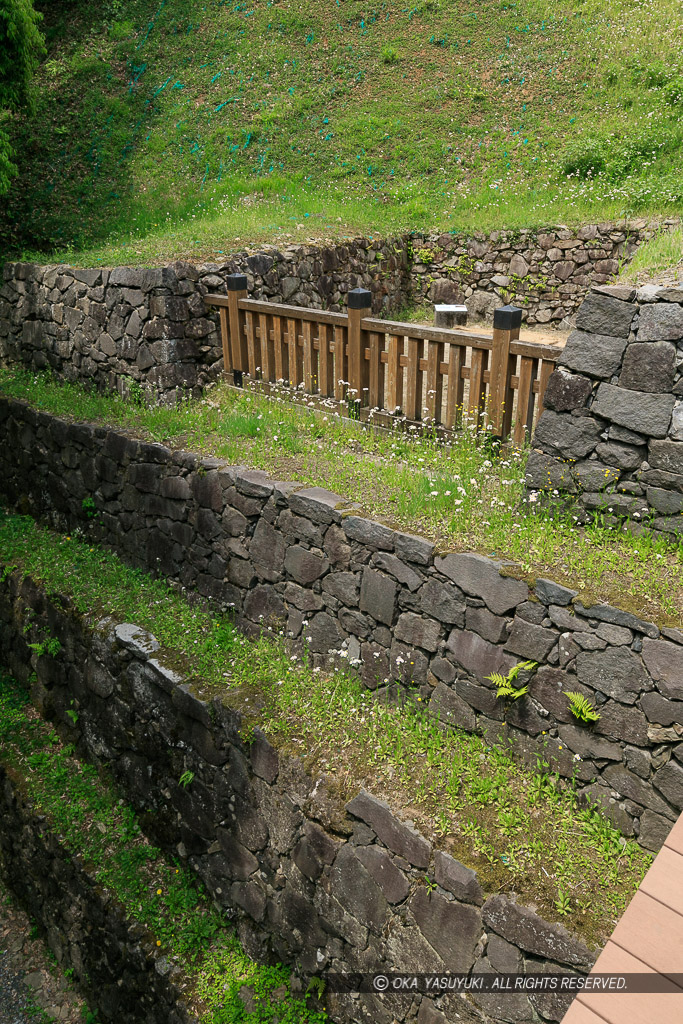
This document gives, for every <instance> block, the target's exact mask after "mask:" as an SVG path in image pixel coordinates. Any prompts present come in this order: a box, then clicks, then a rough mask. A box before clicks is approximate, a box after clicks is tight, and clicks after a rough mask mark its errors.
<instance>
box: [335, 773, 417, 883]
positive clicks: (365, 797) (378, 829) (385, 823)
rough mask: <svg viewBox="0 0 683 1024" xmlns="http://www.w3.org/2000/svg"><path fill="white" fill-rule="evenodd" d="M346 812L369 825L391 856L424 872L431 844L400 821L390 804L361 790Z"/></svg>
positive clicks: (408, 824)
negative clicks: (395, 856)
mask: <svg viewBox="0 0 683 1024" xmlns="http://www.w3.org/2000/svg"><path fill="white" fill-rule="evenodd" d="M346 810H347V811H348V812H349V814H352V815H353V816H354V817H355V818H360V819H361V821H364V822H365V823H366V825H369V826H370V828H371V829H372V830H373V831H374V832H375V834H376V835H377V837H378V839H379V840H380V841H381V842H382V843H384V845H385V846H386V847H387V848H388V849H389V850H391V851H392V853H395V854H397V855H398V856H399V857H403V858H404V860H407V861H408V863H409V864H412V865H413V866H414V867H416V868H419V869H421V870H426V869H427V867H428V866H429V859H430V856H431V846H430V844H429V843H428V842H427V840H426V839H424V838H423V837H422V836H421V835H420V834H419V832H417V831H416V830H415V828H414V827H413V825H412V822H411V823H408V822H403V821H399V820H398V818H396V817H395V815H394V814H393V813H392V811H391V808H390V807H389V804H387V803H385V802H384V801H383V800H378V799H377V798H376V797H374V796H372V795H371V794H370V793H368V792H366V790H364V789H362V790H361V791H360V793H359V795H358V796H356V797H354V798H353V800H350V801H349V803H347V805H346Z"/></svg>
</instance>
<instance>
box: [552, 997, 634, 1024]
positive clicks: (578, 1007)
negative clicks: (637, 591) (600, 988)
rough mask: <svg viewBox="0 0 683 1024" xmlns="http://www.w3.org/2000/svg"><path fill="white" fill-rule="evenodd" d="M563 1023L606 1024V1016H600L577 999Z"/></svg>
mask: <svg viewBox="0 0 683 1024" xmlns="http://www.w3.org/2000/svg"><path fill="white" fill-rule="evenodd" d="M562 1024H605V1018H604V1017H599V1016H598V1015H597V1013H594V1012H593V1011H592V1010H591V1008H590V1007H589V1006H586V1005H585V1004H584V1003H580V1002H579V1000H578V999H575V1000H574V1002H573V1003H572V1005H571V1006H570V1007H569V1009H568V1010H567V1012H566V1013H565V1015H564V1017H563V1018H562ZM622 1024H625V1021H624V1022H622Z"/></svg>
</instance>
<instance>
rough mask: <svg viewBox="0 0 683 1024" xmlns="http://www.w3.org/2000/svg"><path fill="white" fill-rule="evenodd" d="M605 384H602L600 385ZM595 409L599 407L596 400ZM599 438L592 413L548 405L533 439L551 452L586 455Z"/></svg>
mask: <svg viewBox="0 0 683 1024" xmlns="http://www.w3.org/2000/svg"><path fill="white" fill-rule="evenodd" d="M606 386H607V385H605V384H601V385H600V388H603V387H606ZM599 393H600V392H599V391H598V394H599ZM592 411H594V412H595V411H597V410H596V409H595V403H593V410H592ZM667 429H668V423H667ZM599 438H600V424H599V423H598V422H597V420H595V419H593V418H592V416H578V417H577V416H570V415H569V414H568V413H557V412H552V411H551V410H550V409H546V410H545V411H544V412H543V413H542V415H541V418H540V419H539V421H538V424H537V425H536V431H535V433H534V439H533V443H534V445H538V446H539V447H541V448H543V450H544V451H545V452H547V453H550V454H551V455H557V456H561V457H562V458H564V459H583V458H585V456H586V455H590V453H591V452H592V451H593V450H594V448H595V446H596V444H597V443H598V440H599Z"/></svg>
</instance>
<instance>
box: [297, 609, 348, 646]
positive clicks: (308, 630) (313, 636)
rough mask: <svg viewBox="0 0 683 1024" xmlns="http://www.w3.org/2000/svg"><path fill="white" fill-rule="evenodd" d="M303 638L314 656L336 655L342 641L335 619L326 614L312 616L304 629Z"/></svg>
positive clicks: (320, 613)
mask: <svg viewBox="0 0 683 1024" xmlns="http://www.w3.org/2000/svg"><path fill="white" fill-rule="evenodd" d="M304 638H305V639H306V641H307V643H308V647H309V649H310V650H311V651H313V652H314V653H316V654H328V653H332V654H338V653H339V651H340V649H341V645H342V641H343V639H344V637H343V634H342V632H341V629H340V628H339V625H338V623H337V620H336V618H333V617H332V616H331V615H328V613H327V612H319V613H318V614H317V615H313V616H312V618H311V619H310V621H309V623H308V626H305V627H304Z"/></svg>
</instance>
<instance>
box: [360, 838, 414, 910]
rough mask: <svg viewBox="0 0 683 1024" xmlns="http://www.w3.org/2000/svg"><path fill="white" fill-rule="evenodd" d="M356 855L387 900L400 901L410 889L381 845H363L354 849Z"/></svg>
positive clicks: (393, 902) (402, 874) (403, 876)
mask: <svg viewBox="0 0 683 1024" xmlns="http://www.w3.org/2000/svg"><path fill="white" fill-rule="evenodd" d="M356 856H357V857H358V860H359V861H360V862H361V864H362V865H363V867H364V868H365V870H366V871H367V872H368V874H369V875H370V877H371V878H372V879H373V880H374V881H375V882H376V883H377V885H378V886H379V887H380V889H381V890H382V892H383V893H384V898H385V899H386V900H387V902H389V903H392V904H396V903H402V902H403V900H404V899H405V898H406V896H407V895H408V893H409V891H410V882H409V881H408V879H407V878H406V876H405V875H404V873H403V872H402V871H401V870H400V868H398V867H397V866H396V863H395V861H394V860H393V858H392V857H390V856H389V854H388V853H387V851H386V850H383V849H382V847H381V846H376V845H373V846H365V847H359V848H358V849H357V850H356Z"/></svg>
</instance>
